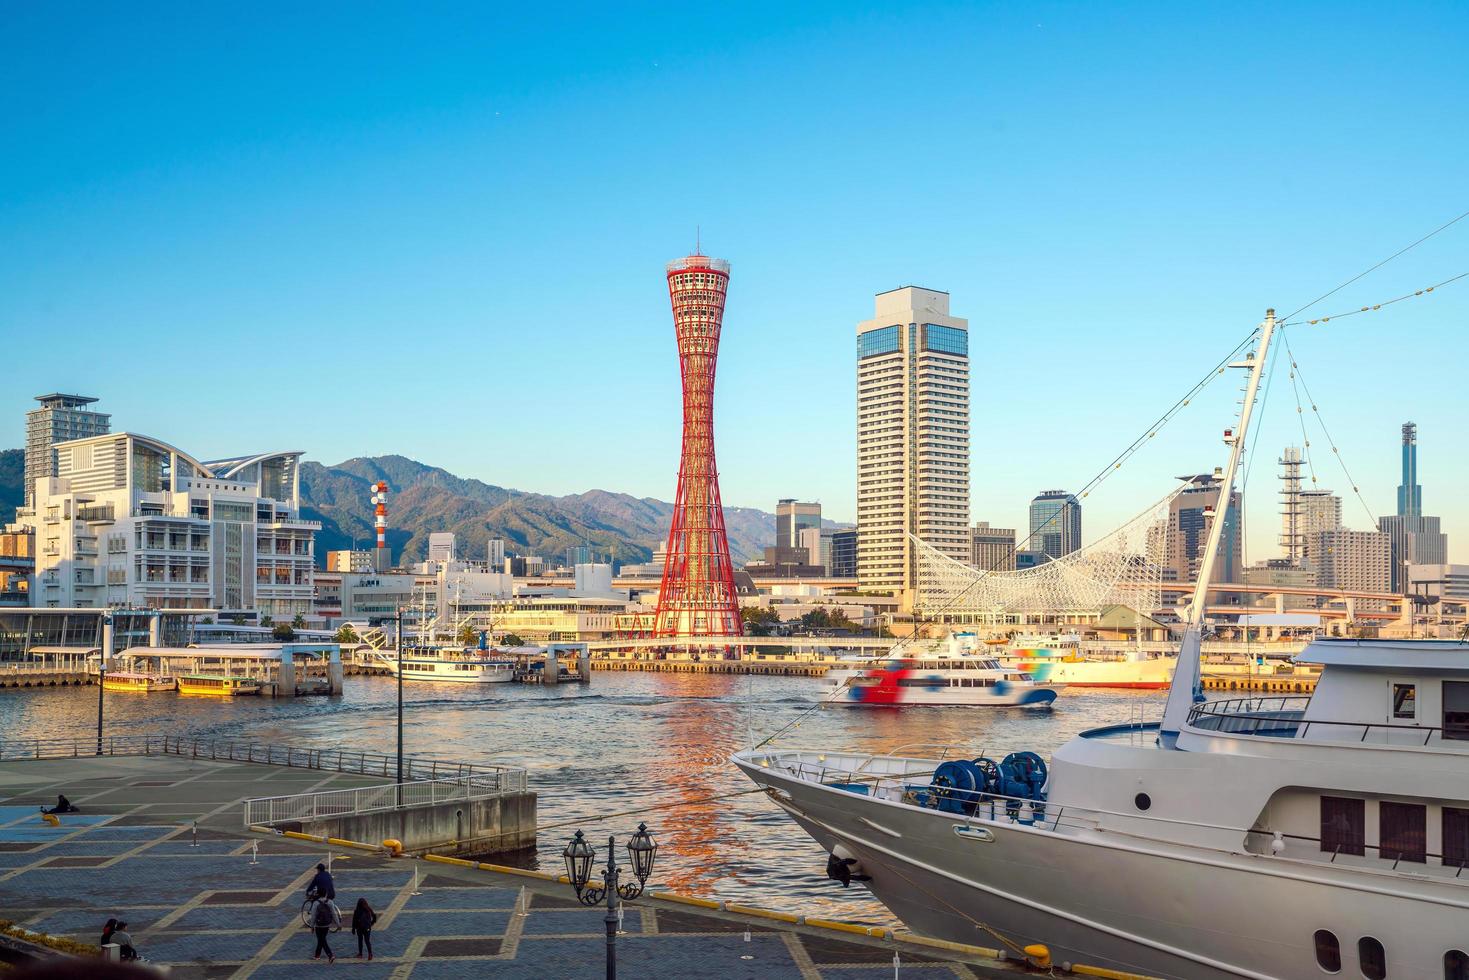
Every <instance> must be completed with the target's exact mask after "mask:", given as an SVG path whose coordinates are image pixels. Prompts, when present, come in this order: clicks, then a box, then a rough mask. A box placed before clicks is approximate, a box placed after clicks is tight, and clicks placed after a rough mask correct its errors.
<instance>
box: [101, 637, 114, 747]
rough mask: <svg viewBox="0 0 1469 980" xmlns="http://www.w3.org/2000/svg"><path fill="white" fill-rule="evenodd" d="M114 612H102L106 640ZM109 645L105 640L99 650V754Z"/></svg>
mask: <svg viewBox="0 0 1469 980" xmlns="http://www.w3.org/2000/svg"><path fill="white" fill-rule="evenodd" d="M111 626H112V614H111V613H103V614H102V635H103V638H104V640H105V638H106V637H108V636H110V635H111V632H112V631H111V629H110V627H111ZM107 646H108V644H107V643H106V642H104V643H103V644H102V648H101V649H100V650H98V651H97V754H98V755H101V754H102V691H103V689H104V687H105V685H106V682H107Z"/></svg>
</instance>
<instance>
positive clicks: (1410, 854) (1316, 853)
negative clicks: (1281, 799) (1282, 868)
mask: <svg viewBox="0 0 1469 980" xmlns="http://www.w3.org/2000/svg"><path fill="white" fill-rule="evenodd" d="M1273 836H1275V835H1274V834H1272V833H1271V832H1270V831H1268V830H1251V831H1250V837H1251V838H1252V840H1251V841H1248V842H1247V844H1253V845H1254V847H1252V848H1251V850H1252V851H1254V850H1259V851H1261V852H1263V849H1264V848H1265V847H1267V846H1268V843H1269V841H1270V839H1271V838H1272V837H1273ZM1279 836H1280V839H1281V840H1282V841H1300V842H1301V843H1303V844H1309V845H1314V846H1313V847H1312V848H1311V849H1310V850H1309V851H1308V852H1306V853H1309V854H1310V855H1311V857H1309V858H1308V857H1305V856H1304V855H1303V854H1301V853H1299V852H1297V853H1294V854H1292V853H1290V851H1289V848H1288V846H1287V849H1286V850H1284V851H1282V852H1281V853H1282V854H1286V855H1287V856H1290V857H1295V858H1296V859H1297V860H1311V861H1325V862H1326V863H1327V864H1336V863H1338V858H1343V857H1345V858H1353V857H1360V858H1366V857H1367V855H1368V854H1369V853H1371V852H1376V854H1377V858H1378V859H1379V860H1383V861H1391V862H1392V870H1393V871H1397V870H1398V869H1399V867H1400V866H1401V865H1403V864H1405V863H1406V864H1408V865H1409V866H1410V867H1412V866H1415V865H1416V866H1419V867H1424V868H1433V867H1438V868H1441V869H1442V870H1443V872H1444V873H1447V872H1449V871H1452V872H1453V873H1454V875H1453V876H1454V877H1455V878H1456V879H1458V880H1460V881H1462V882H1464V883H1465V884H1469V875H1465V873H1464V872H1465V871H1466V870H1469V853H1465V852H1463V851H1461V852H1459V853H1458V854H1440V853H1437V852H1435V851H1430V850H1428V848H1427V847H1423V848H1414V847H1404V846H1403V845H1401V844H1369V843H1367V842H1366V841H1365V840H1364V841H1352V842H1351V843H1350V844H1347V843H1342V842H1332V843H1331V844H1330V846H1327V843H1326V842H1325V841H1323V840H1322V839H1321V838H1320V837H1312V836H1310V835H1309V834H1286V833H1282V834H1280V835H1279ZM1430 861H1437V862H1438V864H1437V865H1433V864H1430V863H1429V862H1430ZM1341 863H1346V862H1341ZM1353 866H1356V865H1353ZM1367 866H1368V867H1372V866H1373V865H1370V864H1369V865H1367ZM1405 870H1406V869H1405ZM1419 873H1421V872H1419Z"/></svg>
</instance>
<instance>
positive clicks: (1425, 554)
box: [1377, 422, 1449, 592]
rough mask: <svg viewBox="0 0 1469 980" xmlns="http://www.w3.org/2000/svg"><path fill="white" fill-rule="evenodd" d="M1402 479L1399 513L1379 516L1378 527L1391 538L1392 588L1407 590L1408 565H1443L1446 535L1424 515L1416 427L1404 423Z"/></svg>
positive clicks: (1432, 519) (1414, 424)
mask: <svg viewBox="0 0 1469 980" xmlns="http://www.w3.org/2000/svg"><path fill="white" fill-rule="evenodd" d="M1402 431H1403V444H1402V464H1403V482H1402V483H1400V484H1399V485H1398V512H1397V513H1396V514H1394V515H1393V516H1391V517H1379V518H1378V519H1377V529H1378V530H1379V531H1381V532H1383V533H1384V534H1387V535H1388V536H1389V537H1390V538H1391V539H1392V589H1393V591H1394V592H1405V591H1407V575H1406V571H1405V566H1407V565H1442V564H1445V563H1447V562H1448V560H1449V538H1448V535H1446V534H1444V533H1443V531H1442V530H1441V525H1440V523H1439V519H1438V518H1437V517H1425V516H1424V514H1423V487H1421V486H1420V485H1419V484H1418V426H1417V424H1416V423H1413V422H1404V423H1403V430H1402Z"/></svg>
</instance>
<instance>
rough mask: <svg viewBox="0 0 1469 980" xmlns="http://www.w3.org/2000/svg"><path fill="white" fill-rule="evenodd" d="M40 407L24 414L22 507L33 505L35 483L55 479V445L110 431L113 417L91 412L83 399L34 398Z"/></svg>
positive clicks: (88, 403)
mask: <svg viewBox="0 0 1469 980" xmlns="http://www.w3.org/2000/svg"><path fill="white" fill-rule="evenodd" d="M36 401H38V402H40V403H41V407H40V408H37V409H33V410H32V411H29V412H26V453H25V462H24V467H25V476H24V482H25V506H26V507H33V506H35V502H36V487H35V483H36V481H37V480H40V479H44V478H45V477H48V476H55V475H56V444H57V443H58V442H67V441H69V440H72V439H87V438H90V437H91V436H101V435H106V434H107V433H108V432H111V431H112V416H111V415H108V414H106V413H104V412H94V411H92V410H91V409H90V408H88V407H87V406H88V405H91V404H94V403H95V402H96V401H97V399H95V398H89V397H87V396H86V395H63V394H60V393H53V394H50V395H37V396H36Z"/></svg>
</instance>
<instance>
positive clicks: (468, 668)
mask: <svg viewBox="0 0 1469 980" xmlns="http://www.w3.org/2000/svg"><path fill="white" fill-rule="evenodd" d="M375 658H376V660H377V662H378V663H380V664H382V665H383V666H384V667H387V668H388V670H389V672H391V673H392V674H394V675H397V673H398V656H397V654H396V652H394V651H391V650H380V651H378V652H377V653H376V654H375ZM403 679H404V680H405V681H437V682H439V683H443V684H505V683H508V682H510V681H512V680H514V679H515V661H513V660H496V659H492V658H490V657H488V656H483V655H478V654H475V653H470V652H466V651H457V652H456V651H447V650H434V649H425V650H414V651H412V652H405V653H404V654H403Z"/></svg>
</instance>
